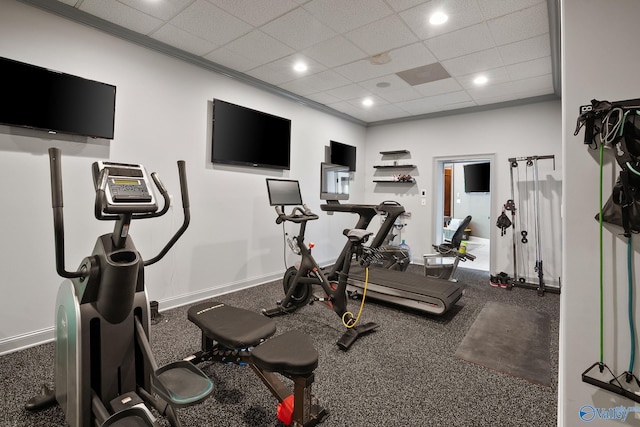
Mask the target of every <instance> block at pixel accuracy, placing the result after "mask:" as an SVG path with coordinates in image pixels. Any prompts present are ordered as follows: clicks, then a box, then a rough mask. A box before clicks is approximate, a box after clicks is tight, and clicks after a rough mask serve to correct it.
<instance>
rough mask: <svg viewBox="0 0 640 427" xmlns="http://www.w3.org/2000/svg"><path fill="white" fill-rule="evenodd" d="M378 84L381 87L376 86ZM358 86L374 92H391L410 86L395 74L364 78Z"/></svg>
mask: <svg viewBox="0 0 640 427" xmlns="http://www.w3.org/2000/svg"><path fill="white" fill-rule="evenodd" d="M379 84H382V87H380V86H378V85H379ZM360 86H362V87H364V88H367V89H369V90H370V91H372V92H376V93H384V92H391V91H394V90H398V89H406V88H410V87H411V86H409V83H407V82H405V81H404V80H403V79H401V78H400V77H398V75H397V74H388V75H386V76H381V77H376V78H375V79H371V80H366V81H363V82H361V83H360Z"/></svg>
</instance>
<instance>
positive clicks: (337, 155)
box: [329, 141, 356, 172]
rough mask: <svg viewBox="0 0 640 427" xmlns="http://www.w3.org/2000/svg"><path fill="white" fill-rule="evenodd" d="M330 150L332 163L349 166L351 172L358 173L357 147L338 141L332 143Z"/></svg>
mask: <svg viewBox="0 0 640 427" xmlns="http://www.w3.org/2000/svg"><path fill="white" fill-rule="evenodd" d="M329 149H330V150H331V163H333V164H334V165H343V166H349V170H350V171H351V172H355V171H356V147H354V146H353V145H347V144H343V143H342V142H338V141H331V142H330V144H329Z"/></svg>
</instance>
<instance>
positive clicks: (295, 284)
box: [262, 178, 379, 350]
mask: <svg viewBox="0 0 640 427" xmlns="http://www.w3.org/2000/svg"><path fill="white" fill-rule="evenodd" d="M267 190H268V192H269V203H270V204H271V206H274V207H275V209H276V213H277V214H278V217H277V218H276V224H282V223H283V222H285V221H290V222H293V223H296V224H300V229H299V232H298V235H297V236H296V237H295V238H294V240H295V242H296V243H295V245H296V246H295V249H296V252H298V253H299V254H300V255H301V257H302V258H301V260H300V265H299V266H298V267H295V266H292V267H289V268H288V269H287V271H286V272H285V273H284V277H283V279H282V282H283V287H284V292H285V297H284V299H282V300H280V301H277V306H276V307H274V308H272V309H268V310H267V309H263V310H262V313H263V314H264V315H265V316H268V317H274V316H281V315H285V314H289V313H292V312H294V311H295V310H297V309H298V308H301V307H304V306H306V305H308V304H312V303H314V302H326V303H327V305H328V306H329V307H330V308H331V309H333V311H334V312H335V313H336V314H337V315H338V317H340V319H341V321H342V323H343V325H344V326H345V327H346V328H347V330H346V331H345V333H344V334H343V335H342V337H341V338H340V339H339V340H338V342H337V345H338V347H339V348H340V349H342V350H348V349H349V348H350V347H351V345H352V344H353V343H354V342H355V341H356V340H357V339H358V337H360V336H361V335H363V334H366V333H368V332H371V331H373V330H374V329H376V328H378V326H379V325H378V324H377V323H373V322H370V323H365V324H363V325H357V322H358V320H359V315H358V316H354V315H353V313H351V312H349V311H347V302H348V294H347V279H348V277H349V269H350V267H351V260H352V258H353V256H354V255H356V257H358V258H360V259H361V260H362V262H363V263H365V264H366V262H367V257H366V256H364V253H363V246H362V245H363V244H364V243H366V242H367V240H368V238H369V236H371V235H372V234H373V233H371V232H369V231H366V230H359V229H353V230H348V229H347V230H344V232H343V234H344V235H345V236H346V237H347V239H348V242H347V245H346V249H345V256H344V257H343V262H342V269H340V270H339V271H337V277H338V280H337V284H336V283H335V282H333V283H330V282H329V280H328V279H327V277H326V276H325V274H324V272H323V271H322V269H321V268H320V266H319V265H318V263H317V262H316V260H315V259H314V258H313V255H311V248H310V247H309V246H307V244H306V243H305V242H304V238H305V236H304V235H305V230H306V226H307V222H308V221H313V220H316V219H318V215H316V214H314V213H313V212H311V211H310V210H309V208H308V207H307V206H306V205H305V204H303V203H302V197H301V195H300V185H299V183H298V181H293V180H284V179H271V178H267ZM285 206H295V207H294V208H293V210H292V212H291V213H290V214H286V213H285V212H284V208H285ZM314 285H319V286H320V287H321V288H322V289H323V291H324V292H325V294H326V296H325V297H317V296H315V295H313V289H312V288H313V286H314ZM361 310H362V306H361Z"/></svg>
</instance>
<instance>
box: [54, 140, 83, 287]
mask: <svg viewBox="0 0 640 427" xmlns="http://www.w3.org/2000/svg"><path fill="white" fill-rule="evenodd" d="M49 170H50V173H51V207H52V208H53V231H54V237H55V252H56V271H57V272H58V275H59V276H60V277H64V278H67V279H73V278H76V277H82V275H83V273H82V272H81V271H67V270H65V262H64V217H63V214H62V211H63V208H64V197H63V195H62V169H61V166H60V149H59V148H55V147H52V148H49Z"/></svg>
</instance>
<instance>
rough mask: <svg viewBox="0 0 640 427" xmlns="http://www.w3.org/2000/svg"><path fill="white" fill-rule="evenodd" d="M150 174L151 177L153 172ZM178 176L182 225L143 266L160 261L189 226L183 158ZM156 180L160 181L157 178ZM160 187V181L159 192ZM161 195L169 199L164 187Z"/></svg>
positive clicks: (185, 168)
mask: <svg viewBox="0 0 640 427" xmlns="http://www.w3.org/2000/svg"><path fill="white" fill-rule="evenodd" d="M151 175H152V177H153V176H154V175H155V173H154V174H151ZM178 178H179V179H180V194H181V196H182V197H181V198H182V212H183V221H182V226H180V228H179V229H178V231H176V233H175V234H174V235H173V237H172V238H171V240H169V241H168V242H167V244H166V245H165V246H164V248H162V250H161V251H160V253H159V254H158V255H156V256H155V257H153V258H151V259H149V260H146V261H144V265H145V266H148V265H151V264H155V263H156V262H158V261H160V260H161V259H162V258H163V257H164V256H165V255H166V254H167V252H169V250H170V249H171V248H172V247H173V245H175V243H176V242H177V241H178V239H179V238H180V237H182V235H183V234H184V232H185V231H186V230H187V228H188V227H189V223H190V222H191V211H190V205H189V189H188V186H187V164H186V162H185V161H184V160H178ZM156 179H157V178H155V177H154V178H153V180H154V182H155V181H156ZM157 181H158V182H160V180H159V179H158V180H157ZM161 188H162V189H164V185H162V183H160V187H158V190H160V192H162V191H163V190H162V189H161ZM165 194H167V196H165ZM163 197H165V201H166V200H167V199H169V196H168V193H167V190H166V189H164V193H163ZM165 207H166V208H167V209H169V203H166V204H165ZM162 211H165V209H163V210H162ZM162 211H161V212H162Z"/></svg>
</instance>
